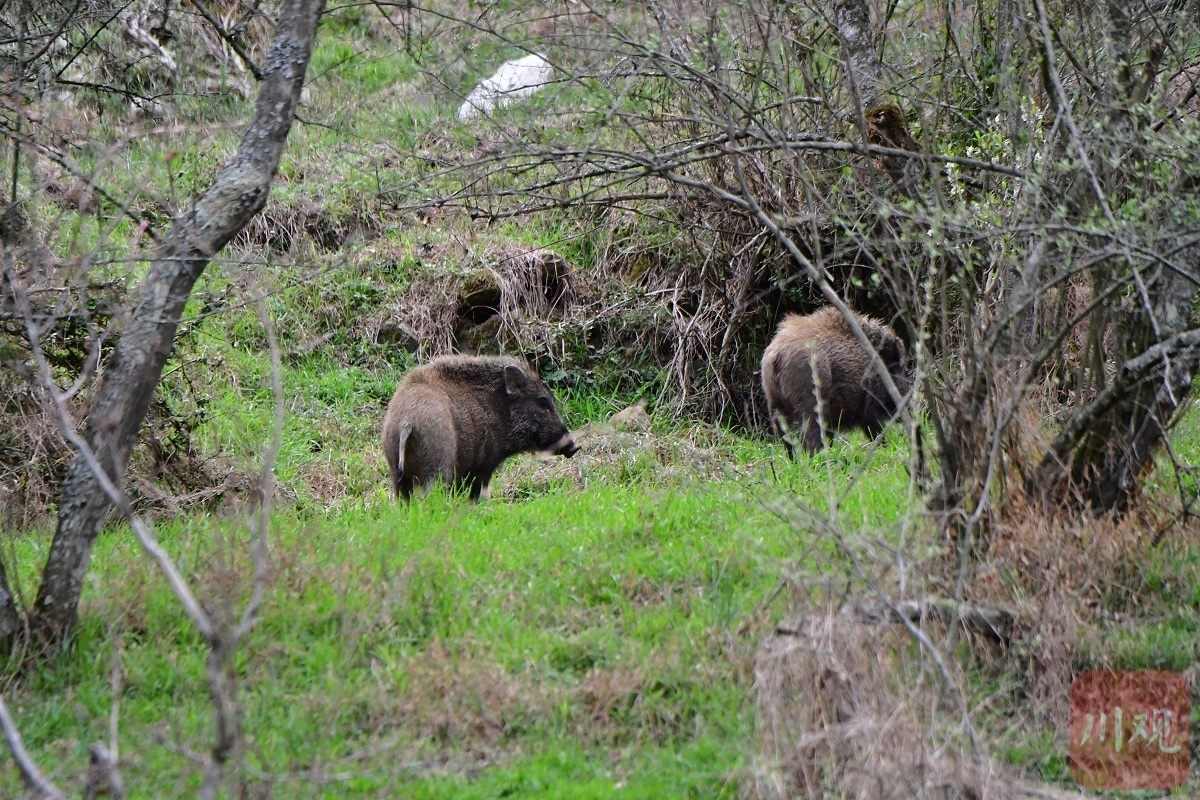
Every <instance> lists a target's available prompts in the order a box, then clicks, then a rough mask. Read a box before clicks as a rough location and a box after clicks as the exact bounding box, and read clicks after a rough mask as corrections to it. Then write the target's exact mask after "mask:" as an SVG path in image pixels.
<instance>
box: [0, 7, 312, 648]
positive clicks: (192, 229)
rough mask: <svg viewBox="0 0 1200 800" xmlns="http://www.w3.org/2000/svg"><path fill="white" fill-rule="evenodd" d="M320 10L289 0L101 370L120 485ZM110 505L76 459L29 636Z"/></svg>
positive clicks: (56, 623)
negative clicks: (224, 156)
mask: <svg viewBox="0 0 1200 800" xmlns="http://www.w3.org/2000/svg"><path fill="white" fill-rule="evenodd" d="M323 7H324V0H285V2H284V4H283V7H282V8H281V9H280V12H279V20H278V23H277V25H276V32H275V40H274V42H273V43H272V45H271V49H270V52H269V53H268V54H267V58H266V62H265V64H264V65H263V68H262V71H263V81H262V84H261V88H260V90H259V94H258V102H257V105H256V106H255V111H254V119H253V120H252V121H251V123H250V127H249V128H248V129H247V130H246V133H245V134H244V135H243V137H242V142H241V146H240V147H239V148H238V152H237V155H236V156H234V159H233V161H231V162H230V163H229V164H228V165H226V166H225V168H224V169H223V170H222V171H221V173H220V174H219V175H218V176H217V180H216V183H215V184H213V186H212V188H210V189H209V190H208V191H207V192H206V193H205V194H204V196H203V197H201V198H200V199H199V200H198V201H197V202H196V203H195V204H193V205H192V206H191V207H190V208H188V209H186V210H185V211H183V212H181V213H180V214H179V216H178V217H176V219H175V223H174V225H173V226H172V228H171V230H170V231H169V232H168V233H167V236H166V238H165V239H164V240H163V243H162V244H161V246H160V247H159V250H158V253H157V255H156V257H155V259H154V261H153V262H152V263H151V266H150V271H149V273H148V274H147V276H146V278H145V280H144V281H143V282H142V285H141V287H140V290H139V297H138V301H137V305H136V306H135V307H134V309H133V312H132V313H131V315H130V317H129V319H128V321H127V322H126V323H125V324H124V326H123V328H122V331H121V337H120V340H119V341H118V343H117V347H116V352H115V353H114V354H113V356H112V359H111V360H110V363H108V364H107V365H106V367H105V369H104V372H103V377H102V378H101V381H100V385H99V388H98V390H97V392H96V395H95V400H94V401H93V403H92V407H91V411H90V414H89V417H88V423H87V434H86V435H87V440H88V443H89V444H90V445H91V447H92V449H93V450H94V451H95V453H96V455H97V456H98V457H99V459H100V461H101V464H102V465H103V466H104V468H105V470H106V471H107V472H108V473H109V475H110V477H111V478H112V479H113V481H114V482H115V483H116V484H117V485H118V486H120V485H122V484H123V482H124V475H125V469H126V467H127V466H128V463H129V454H130V451H131V449H132V447H133V444H134V442H135V440H136V438H137V434H138V431H139V429H140V428H141V426H142V421H143V419H144V418H145V415H146V410H147V408H148V407H149V404H150V398H151V397H152V396H153V394H154V390H155V387H156V386H157V385H158V381H159V378H160V377H161V376H162V371H163V367H164V365H165V364H166V361H167V358H168V357H169V356H170V354H171V350H172V348H173V346H174V341H175V332H176V329H177V328H178V326H179V321H180V317H181V315H182V313H183V308H184V304H185V303H186V302H187V300H188V296H189V294H190V293H191V290H192V287H193V285H194V284H195V283H196V280H197V279H198V278H199V277H200V275H201V273H203V272H204V268H205V267H206V266H207V265H208V262H209V260H210V259H212V258H213V257H214V256H215V255H216V254H217V253H218V252H220V250H221V248H223V247H224V246H225V245H226V244H227V243H228V242H229V240H230V239H232V238H233V237H234V236H235V235H237V233H238V232H239V231H241V230H242V229H243V228H244V227H245V226H246V224H247V223H248V222H249V221H250V219H251V218H252V217H253V216H254V215H255V214H257V213H258V212H259V211H260V210H261V209H262V208H263V206H264V205H265V204H266V201H267V193H268V191H269V190H270V187H271V182H272V180H273V179H274V177H275V171H276V169H277V168H278V166H279V158H280V155H281V154H282V152H283V148H284V144H285V143H286V141H287V135H288V131H289V130H290V129H291V126H292V120H293V118H294V116H295V110H296V105H297V103H298V102H299V99H300V90H301V89H302V88H303V86H304V75H305V72H306V71H307V70H308V61H309V57H310V56H311V54H312V48H313V41H314V39H315V37H316V30H317V22H318V19H319V18H320V15H321V12H322V9H323ZM109 508H110V503H109V501H108V499H107V498H106V497H105V495H104V492H103V491H102V490H101V489H100V486H99V484H98V483H97V481H96V477H95V475H93V474H92V472H91V470H89V469H88V466H87V464H86V462H85V461H84V460H83V459H82V458H80V457H79V456H76V457H75V460H74V461H73V462H72V464H71V467H70V469H69V471H68V473H67V477H66V479H65V480H64V482H63V485H62V489H61V491H60V495H59V506H58V528H57V530H56V531H55V535H54V542H53V544H52V546H51V549H50V556H49V558H48V560H47V562H46V569H45V571H44V572H43V574H42V583H41V588H40V589H39V591H38V596H37V601H36V603H35V604H34V607H33V608H32V609H31V610H30V623H31V628H32V630H33V632H34V636H35V638H37V639H39V640H41V641H46V642H48V641H56V640H58V639H60V638H61V637H62V636H63V635H64V634H65V633H66V632H67V631H68V630H69V628H70V627H71V625H72V624H73V622H74V621H75V616H76V610H77V607H78V604H79V596H80V593H81V591H82V588H83V579H84V576H85V574H86V573H87V568H88V561H89V560H90V558H91V553H92V544H93V543H94V542H95V539H96V534H97V532H98V530H99V528H100V524H101V523H102V522H103V520H104V518H105V515H106V514H107V513H108V511H109ZM0 618H2V616H0Z"/></svg>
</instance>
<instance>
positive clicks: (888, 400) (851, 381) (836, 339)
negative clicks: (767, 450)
mask: <svg viewBox="0 0 1200 800" xmlns="http://www.w3.org/2000/svg"><path fill="white" fill-rule="evenodd" d="M854 318H855V320H856V321H857V322H858V325H859V327H861V328H862V331H863V333H864V334H866V337H867V340H868V341H870V342H871V345H872V346H873V347H874V349H875V352H876V353H878V354H879V358H880V360H882V361H883V364H884V366H885V367H886V368H887V371H888V373H889V374H890V375H891V377H892V381H893V382H894V383H895V384H896V388H897V389H898V390H899V391H900V394H901V395H904V394H906V393H907V392H908V390H909V386H910V384H909V380H908V374H907V367H906V365H905V357H904V343H903V342H901V341H900V339H899V337H897V336H896V334H895V333H893V332H892V330H891V329H890V328H888V327H887V326H886V325H884V324H883V323H881V322H879V321H877V320H874V319H871V318H870V317H863V316H860V315H858V314H855V316H854ZM814 367H815V369H816V380H815V381H814V378H813V369H814ZM762 382H763V390H764V391H765V392H766V395H767V413H768V416H769V417H770V419H771V427H772V428H773V429H774V431H775V432H776V433H778V434H779V435H781V436H783V437H784V445H785V446H786V447H787V451H788V455H792V442H791V441H789V438H790V437H789V433H790V434H794V435H795V436H797V437H800V439H799V441H800V442H801V444H802V445H803V447H804V449H805V450H807V451H808V452H810V453H815V452H816V451H818V450H820V449H821V448H822V447H824V446H825V436H824V434H825V431H830V430H835V431H840V430H848V429H850V428H862V429H863V431H864V432H865V433H866V434H867V436H870V437H871V438H874V437H876V436H878V435H879V434H880V433H881V432H882V431H883V428H884V425H886V424H887V422H888V421H889V420H891V418H892V417H893V416H895V414H896V403H895V401H894V400H893V399H892V396H891V393H890V392H888V390H887V385H886V384H885V383H884V381H883V378H882V377H880V375H879V373H878V372H877V371H876V369H875V367H873V366H872V365H871V356H870V355H869V354H868V353H867V351H866V350H865V349H863V346H862V345H861V344H860V343H859V340H858V338H857V337H856V336H855V335H854V332H853V331H852V330H851V329H850V326H849V324H847V322H846V320H845V318H843V317H842V313H841V312H840V311H838V310H837V309H836V308H834V307H833V306H827V307H825V308H823V309H821V310H820V311H817V312H816V313H813V314H809V315H808V316H800V315H799V314H789V315H788V316H786V317H785V318H784V320H783V322H781V323H780V324H779V330H778V331H776V333H775V338H774V339H772V340H771V343H770V344H769V345H767V349H766V351H765V352H764V353H763V360H762ZM817 387H819V390H820V409H819V412H818V403H817V399H818V398H817V393H816V388H817Z"/></svg>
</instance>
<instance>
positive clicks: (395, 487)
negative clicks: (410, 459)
mask: <svg viewBox="0 0 1200 800" xmlns="http://www.w3.org/2000/svg"><path fill="white" fill-rule="evenodd" d="M412 429H413V428H412V423H411V422H402V423H400V427H399V428H397V429H396V468H395V469H393V470H392V494H393V495H394V496H395V497H399V496H400V481H402V480H403V479H404V447H405V445H407V444H408V437H409V436H410V435H411V434H412Z"/></svg>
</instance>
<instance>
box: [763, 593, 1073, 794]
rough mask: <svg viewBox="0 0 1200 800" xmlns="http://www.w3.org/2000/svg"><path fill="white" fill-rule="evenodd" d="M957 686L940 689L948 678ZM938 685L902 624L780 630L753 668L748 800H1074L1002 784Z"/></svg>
mask: <svg viewBox="0 0 1200 800" xmlns="http://www.w3.org/2000/svg"><path fill="white" fill-rule="evenodd" d="M947 677H948V678H950V679H951V680H953V681H954V682H955V684H956V685H955V686H952V687H949V688H947V687H946V685H945V680H946V678H947ZM960 685H961V682H960V681H959V676H957V675H953V674H951V675H949V676H943V675H942V674H940V672H939V669H938V668H937V667H936V666H935V664H934V662H933V661H932V659H929V658H927V657H926V656H925V655H924V653H923V651H922V649H921V648H920V647H919V646H918V645H917V644H916V642H915V641H914V640H913V638H912V637H911V636H910V634H909V633H908V631H906V630H905V629H904V628H903V627H901V626H900V625H899V624H886V623H885V624H879V621H878V620H874V619H864V617H863V615H861V614H859V613H856V611H855V610H854V609H852V608H850V607H843V608H842V609H841V610H835V609H833V608H826V609H811V610H807V611H805V612H804V613H801V614H799V615H797V616H796V617H794V618H793V619H791V620H789V621H787V622H784V623H781V624H780V625H779V626H777V627H776V629H775V632H774V633H773V634H772V635H771V636H770V637H769V638H768V639H767V640H766V641H765V642H764V643H763V645H762V647H761V648H760V650H759V653H758V657H757V659H756V664H755V690H756V694H757V702H758V712H759V745H760V750H759V760H758V764H757V766H756V769H755V771H754V774H753V777H752V779H751V780H750V781H748V782H747V785H746V787H745V791H744V792H743V796H744V797H746V798H748V799H749V798H752V799H753V800H783V799H784V798H793V797H805V798H844V799H845V800H851V799H852V800H885V798H887V799H888V800H986V799H988V798H995V800H1000V798H1033V797H1040V798H1055V797H1064V798H1065V797H1079V796H1080V795H1078V794H1071V793H1067V792H1061V791H1057V790H1055V789H1053V788H1051V787H1048V786H1040V785H1031V784H1028V783H1025V782H1023V781H1020V780H1017V779H1015V778H1014V777H1011V776H1007V775H1005V773H1004V770H1002V769H1001V768H1000V767H999V766H997V765H996V764H994V763H992V762H991V761H990V760H989V759H988V758H987V756H986V755H985V754H984V753H981V752H978V751H975V750H974V748H973V746H972V744H971V740H972V738H973V737H974V735H975V734H974V733H972V732H970V731H969V730H968V729H967V728H966V724H967V723H964V721H963V719H962V716H961V714H960V713H959V712H958V711H957V709H956V707H955V703H954V702H953V701H952V700H951V699H950V698H951V697H952V696H953V695H954V694H955V693H956V692H959V691H960V689H959V686H960Z"/></svg>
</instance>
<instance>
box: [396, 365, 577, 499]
mask: <svg viewBox="0 0 1200 800" xmlns="http://www.w3.org/2000/svg"><path fill="white" fill-rule="evenodd" d="M578 450H579V447H578V446H577V445H576V444H575V440H574V439H573V438H571V434H570V432H569V431H568V430H567V426H566V425H565V424H564V423H563V420H562V417H560V416H559V415H558V411H557V410H555V407H554V398H553V396H552V395H551V394H550V389H549V388H547V386H546V384H545V383H544V382H543V381H542V379H541V378H539V377H538V375H537V373H536V372H534V371H533V370H532V369H530V368H529V366H528V365H527V364H525V363H524V362H523V361H520V360H518V359H515V358H509V357H506V356H495V357H476V356H446V357H443V358H438V359H434V360H433V361H431V362H429V363H428V364H426V365H425V366H423V367H417V368H416V369H414V370H412V371H411V372H409V373H408V374H407V375H405V376H404V379H403V380H402V381H400V385H399V386H397V387H396V393H395V394H394V395H392V401H391V402H390V403H388V409H387V415H386V416H385V417H384V420H383V455H384V457H385V458H386V459H387V464H388V471H389V472H390V473H391V477H392V492H393V493H394V494H395V495H396V496H397V497H403V498H404V499H405V500H407V499H408V498H409V496H410V495H411V494H412V490H413V487H414V486H422V487H426V488H428V487H429V485H430V484H432V483H433V482H434V481H435V480H437V479H438V478H441V480H442V482H443V483H445V484H446V485H447V486H449V487H452V488H455V489H461V488H465V489H468V490H469V491H470V493H471V499H472V500H478V499H479V497H480V495H481V494H482V495H483V496H484V497H486V496H487V488H488V482H489V481H490V480H491V479H492V473H493V472H495V471H496V468H497V467H499V466H500V464H501V462H503V461H504V459H506V458H508V457H509V456H512V455H515V454H517V453H524V452H534V451H547V452H552V453H556V454H559V455H563V456H566V457H568V458H570V457H571V456H573V455H575V453H576V452H577V451H578Z"/></svg>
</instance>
